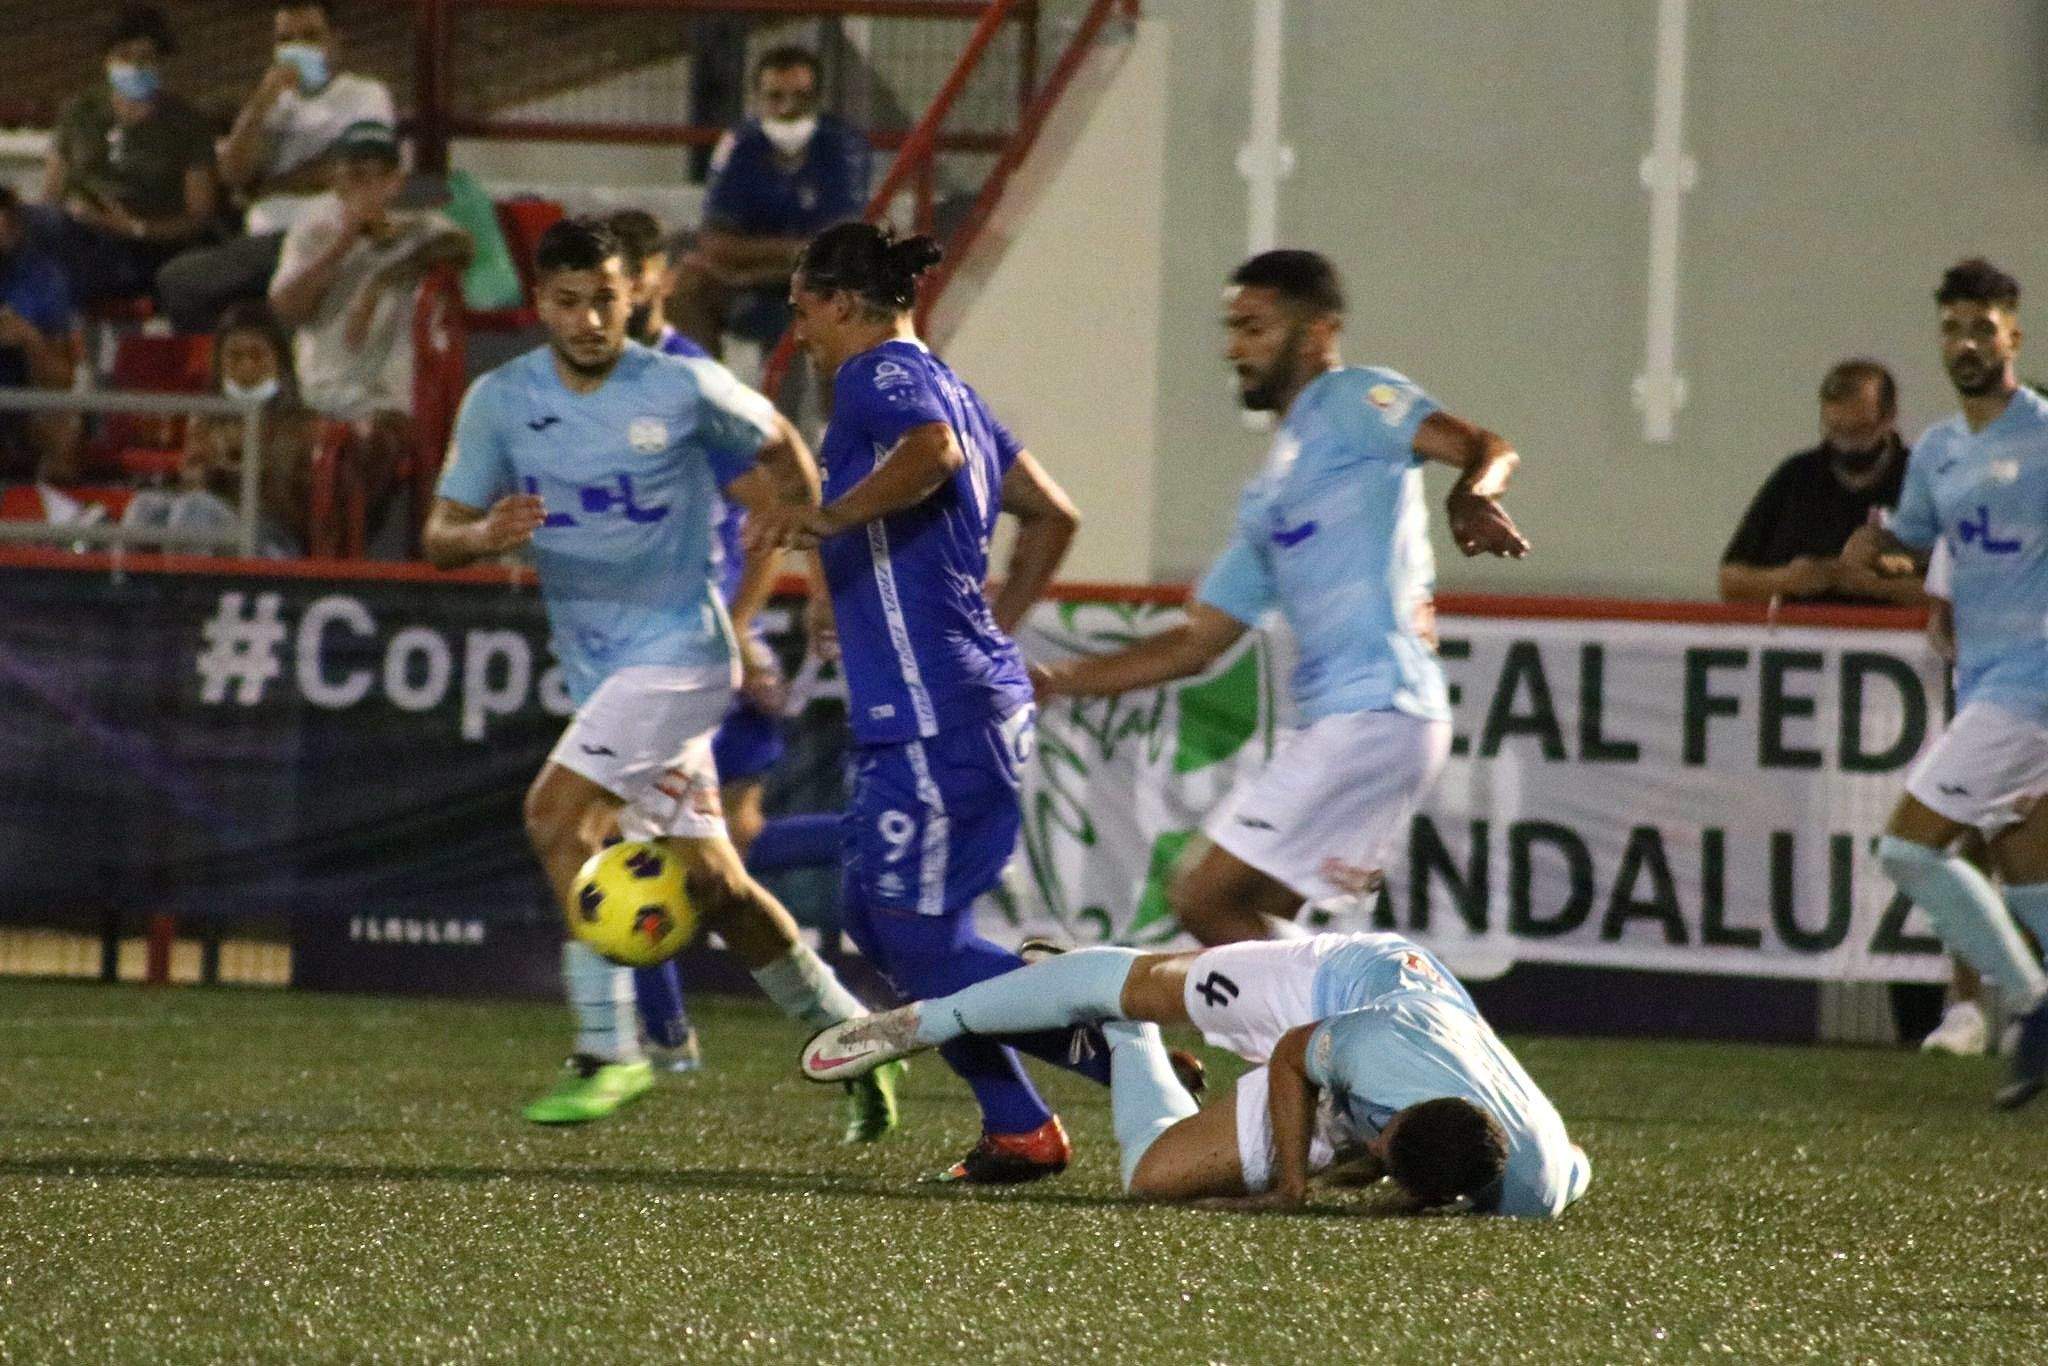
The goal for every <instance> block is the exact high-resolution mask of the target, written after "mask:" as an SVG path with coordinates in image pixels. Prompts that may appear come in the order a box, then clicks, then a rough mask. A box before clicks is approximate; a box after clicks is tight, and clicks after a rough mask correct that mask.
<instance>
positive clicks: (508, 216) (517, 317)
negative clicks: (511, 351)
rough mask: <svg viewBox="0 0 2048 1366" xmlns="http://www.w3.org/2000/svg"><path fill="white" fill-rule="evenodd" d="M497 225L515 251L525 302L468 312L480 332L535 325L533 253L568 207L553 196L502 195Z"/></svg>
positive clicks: (509, 330)
mask: <svg viewBox="0 0 2048 1366" xmlns="http://www.w3.org/2000/svg"><path fill="white" fill-rule="evenodd" d="M496 207H497V210H498V226H499V227H500V228H501V229H503V230H504V233H505V246H506V249H507V250H509V251H510V252H511V253H512V268H513V269H514V270H516V271H518V272H519V289H520V292H521V293H522V294H524V295H525V296H526V303H525V304H524V306H522V307H519V308H490V309H484V310H481V311H479V312H475V313H471V314H470V315H469V325H470V327H472V328H473V329H475V330H477V331H479V332H516V331H519V330H520V329H521V328H527V327H532V326H535V325H536V324H537V323H538V322H539V319H538V318H537V317H536V316H535V315H534V311H533V256H534V252H535V251H537V250H538V249H539V247H540V237H541V234H542V233H544V232H546V231H547V230H548V229H549V228H551V227H553V226H554V225H555V224H557V223H559V222H561V221H562V218H563V217H564V215H565V213H566V212H567V211H566V210H564V209H563V207H562V206H561V205H560V204H559V203H557V202H556V201H554V200H552V199H535V198H520V199H502V200H499V201H498V203H497V205H496Z"/></svg>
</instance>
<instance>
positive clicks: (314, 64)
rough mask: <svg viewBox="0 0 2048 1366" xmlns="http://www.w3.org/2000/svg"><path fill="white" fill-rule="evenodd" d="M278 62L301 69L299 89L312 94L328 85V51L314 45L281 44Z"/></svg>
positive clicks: (278, 50) (278, 49)
mask: <svg viewBox="0 0 2048 1366" xmlns="http://www.w3.org/2000/svg"><path fill="white" fill-rule="evenodd" d="M277 60H278V61H280V62H283V63H285V64H286V65H287V66H295V67H297V68H298V69H299V89H301V90H303V91H305V92H306V93H307V94H309V95H310V94H312V93H313V92H314V91H315V90H318V89H319V88H320V87H321V86H323V85H326V84H327V49H325V48H323V47H316V46H315V45H314V44H312V43H280V44H279V45H278V48H277Z"/></svg>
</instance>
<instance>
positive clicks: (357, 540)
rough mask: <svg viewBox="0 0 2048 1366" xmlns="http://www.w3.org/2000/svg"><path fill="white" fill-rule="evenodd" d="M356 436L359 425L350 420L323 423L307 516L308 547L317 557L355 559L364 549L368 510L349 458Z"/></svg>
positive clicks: (315, 458) (314, 452)
mask: <svg viewBox="0 0 2048 1366" xmlns="http://www.w3.org/2000/svg"><path fill="white" fill-rule="evenodd" d="M355 439H356V434H355V429H354V428H353V427H351V426H349V424H348V423H346V422H340V421H336V420H334V419H332V418H329V419H326V420H324V421H322V422H321V424H320V444H319V445H318V446H317V447H315V448H314V451H313V480H312V484H313V494H312V506H311V507H309V508H308V509H307V518H306V523H307V540H308V544H307V546H306V550H307V553H309V554H310V555H312V556H313V557H314V558H316V559H323V560H338V559H343V558H349V559H354V558H359V557H360V556H361V555H362V553H363V542H364V540H365V538H366V534H367V526H366V523H367V522H368V510H367V508H366V506H365V503H366V501H367V500H366V499H365V498H364V496H363V489H362V486H361V484H360V483H358V482H357V481H356V479H355V478H354V469H355V465H354V462H353V461H352V460H351V459H350V458H349V457H350V448H351V447H352V446H353V445H354V443H355Z"/></svg>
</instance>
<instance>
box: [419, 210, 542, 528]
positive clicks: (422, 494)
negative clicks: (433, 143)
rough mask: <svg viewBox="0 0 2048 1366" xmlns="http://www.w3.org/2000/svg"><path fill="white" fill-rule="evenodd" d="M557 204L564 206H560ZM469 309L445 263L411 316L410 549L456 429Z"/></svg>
mask: <svg viewBox="0 0 2048 1366" xmlns="http://www.w3.org/2000/svg"><path fill="white" fill-rule="evenodd" d="M557 207H558V208H559V207H560V206H557ZM468 326H469V315H468V314H467V313H466V312H465V310H464V309H463V307H462V277H461V276H460V275H459V274H457V273H456V271H455V270H454V269H453V268H452V267H448V266H442V267H440V268H438V269H436V270H434V271H432V272H430V273H429V274H428V275H427V278H426V280H425V281H424V282H423V283H422V284H421V286H420V296H419V302H418V304H417V306H416V308H415V310H414V312H413V320H412V329H413V330H412V355H413V370H412V421H413V438H414V440H413V450H414V455H413V460H412V469H411V471H410V473H411V475H412V532H413V536H412V541H413V543H412V547H411V548H412V549H413V550H415V551H416V550H418V548H419V536H420V531H421V530H422V529H423V528H424V527H425V526H426V524H427V509H428V508H430V507H432V506H433V501H434V486H435V485H436V484H438V483H439V482H440V479H441V462H442V460H443V459H444V458H445V457H446V455H447V452H448V441H449V438H451V437H452V436H453V435H454V434H455V410H456V408H457V407H459V406H460V405H461V403H462V391H463V386H464V384H465V382H466V380H467V375H468V372H467V365H468V357H469V338H468V335H467V333H468Z"/></svg>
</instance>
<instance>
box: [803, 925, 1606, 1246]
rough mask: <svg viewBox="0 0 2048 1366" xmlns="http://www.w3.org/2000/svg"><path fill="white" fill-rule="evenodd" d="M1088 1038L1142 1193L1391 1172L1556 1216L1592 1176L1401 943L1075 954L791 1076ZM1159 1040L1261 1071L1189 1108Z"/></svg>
mask: <svg viewBox="0 0 2048 1366" xmlns="http://www.w3.org/2000/svg"><path fill="white" fill-rule="evenodd" d="M1137 1022H1142V1023H1137ZM1085 1024H1096V1025H1099V1026H1100V1027H1101V1031H1102V1034H1103V1037H1104V1038H1105V1039H1106V1040H1107V1041H1108V1043H1109V1047H1110V1068H1111V1073H1112V1081H1111V1084H1110V1105H1111V1110H1112V1113H1113V1115H1114V1120H1115V1127H1116V1137H1117V1144H1118V1146H1119V1147H1120V1148H1121V1149H1122V1150H1123V1165H1122V1173H1123V1184H1124V1189H1125V1190H1127V1191H1129V1192H1130V1193H1131V1194H1133V1195H1141V1196H1149V1197H1152V1198H1154V1199H1164V1200H1192V1199H1199V1198H1230V1197H1239V1198H1240V1200H1239V1203H1240V1204H1241V1205H1242V1206H1244V1207H1247V1208H1261V1209H1265V1208H1273V1209H1287V1208H1292V1207H1294V1206H1297V1205H1299V1204H1300V1203H1301V1202H1302V1200H1303V1199H1304V1198H1305V1196H1306V1193H1307V1187H1308V1180H1309V1177H1310V1176H1312V1175H1314V1174H1316V1173H1318V1172H1323V1171H1327V1170H1330V1169H1331V1168H1333V1167H1336V1166H1338V1165H1340V1164H1342V1165H1343V1166H1344V1167H1345V1168H1346V1170H1345V1175H1346V1177H1347V1178H1348V1179H1351V1180H1356V1179H1358V1178H1359V1177H1361V1176H1362V1177H1364V1178H1366V1179H1376V1178H1377V1176H1378V1175H1379V1174H1380V1172H1381V1171H1384V1172H1385V1174H1387V1175H1390V1176H1392V1177H1393V1179H1394V1181H1395V1183H1396V1184H1397V1185H1399V1186H1400V1187H1401V1188H1402V1189H1403V1190H1404V1191H1406V1192H1407V1193H1408V1195H1409V1196H1410V1197H1411V1198H1413V1199H1414V1200H1415V1202H1416V1203H1417V1204H1418V1205H1421V1206H1424V1207H1429V1206H1435V1205H1443V1204H1449V1203H1451V1202H1453V1201H1460V1202H1463V1203H1464V1204H1465V1206H1466V1207H1468V1208H1470V1209H1472V1210H1474V1211H1475V1212H1478V1213H1485V1214H1507V1215H1516V1216H1520V1217H1524V1218H1537V1219H1547V1218H1554V1217H1556V1216H1557V1215H1559V1214H1561V1213H1563V1212H1564V1209H1565V1207H1566V1206H1567V1205H1569V1204H1571V1203H1572V1202H1573V1201H1574V1200H1577V1199H1578V1198H1579V1197H1580V1196H1581V1195H1583V1194H1584V1193H1585V1191H1586V1187H1587V1185H1588V1183H1589V1182H1590V1181H1591V1179H1592V1167H1591V1165H1590V1164H1589V1163H1588V1161H1587V1160H1586V1154H1585V1152H1584V1151H1583V1150H1582V1149H1580V1148H1579V1147H1577V1146H1576V1145H1574V1144H1573V1143H1572V1142H1571V1140H1570V1138H1569V1137H1567V1136H1566V1133H1565V1127H1564V1121H1563V1120H1562V1119H1560V1118H1558V1114H1557V1110H1556V1108H1555V1107H1554V1106H1552V1105H1551V1103H1550V1101H1549V1099H1548V1098H1547V1097H1545V1096H1544V1094H1543V1092H1542V1090H1541V1089H1540V1088H1538V1086H1537V1085H1536V1083H1535V1082H1534V1081H1533V1080H1531V1079H1530V1077H1529V1074H1528V1073H1527V1072H1525V1071H1523V1070H1522V1066H1521V1064H1520V1063H1519V1062H1517V1061H1516V1060H1515V1058H1514V1055H1513V1054H1511V1053H1509V1052H1508V1050H1507V1047H1506V1046H1505V1045H1504V1044H1502V1043H1501V1041H1500V1039H1499V1038H1498V1037H1497V1036H1496V1035H1495V1034H1494V1032H1493V1030H1492V1029H1491V1028H1489V1027H1488V1026H1487V1024H1486V1022H1485V1021H1484V1020H1483V1019H1481V1018H1480V1016H1479V1011H1478V1008H1477V1007H1475V1006H1474V1005H1473V1004H1472V998H1471V997H1470V996H1469V995H1467V994H1466V992H1465V989H1464V988H1463V987H1462V986H1460V985H1459V984H1458V982H1457V980H1456V979H1455V978H1453V977H1452V976H1451V975H1450V973H1449V972H1448V971H1446V970H1445V968H1444V966H1443V964H1441V963H1439V962H1438V961H1437V960H1436V959H1435V958H1434V957H1433V956H1431V954H1430V953H1429V952H1428V951H1427V950H1426V949H1423V948H1422V947H1421V946H1420V945H1417V944H1413V943H1410V942H1409V941H1408V940H1406V939H1403V938H1401V937H1400V936H1399V935H1395V934H1323V935H1316V936H1314V937H1313V938H1308V939H1297V940H1288V941H1286V942H1284V943H1269V942H1248V943H1237V944H1225V945H1223V946H1221V947H1218V948H1213V949H1207V950H1204V951H1202V952H1200V953H1173V954H1141V953H1139V952H1137V951H1136V950H1135V949H1123V948H1091V949H1080V950H1076V951H1074V952H1072V953H1067V954H1064V955H1061V956H1058V957H1054V958H1050V959H1047V960H1046V961H1044V962H1040V963H1035V964H1033V965H1031V966H1030V967H1026V968H1020V969H1019V970H1017V971H1016V972H1012V973H1008V974H1006V975H1004V976H1001V977H997V978H993V979H991V980H990V981H987V982H983V983H980V984H979V985H976V986H972V987H968V988H967V989H966V990H964V991H959V992H955V993H954V994H952V995H950V996H945V997H941V998H940V999H938V1000H932V1001H918V1002H914V1003H912V1004H910V1005H907V1006H904V1007H901V1008H900V1009H897V1010H890V1011H883V1012H882V1013H880V1014H876V1015H870V1016H868V1017H866V1018H865V1019H860V1020H853V1021H849V1022H847V1023H846V1024H841V1025H834V1026H833V1027H832V1028H830V1029H827V1030H825V1031H823V1032H822V1033H820V1034H819V1035H818V1036H817V1037H816V1038H814V1039H813V1040H812V1041H811V1042H810V1043H809V1044H807V1045H806V1046H805V1047H804V1050H803V1054H802V1058H801V1061H800V1066H801V1068H802V1071H803V1074H804V1075H805V1076H806V1077H808V1078H809V1079H811V1080H813V1081H822V1082H831V1081H841V1080H844V1079H845V1078H847V1077H853V1076H860V1075H862V1074H864V1073H865V1072H866V1071H867V1069H869V1068H872V1067H876V1066H880V1065H884V1064H887V1063H888V1062H890V1061H891V1060H893V1059H895V1058H900V1057H903V1056H905V1055H907V1054H909V1053H913V1052H916V1051H917V1050H919V1049H922V1048H931V1047H936V1046H939V1045H943V1044H947V1043H950V1042H952V1041H955V1040H958V1039H963V1038H973V1037H979V1036H983V1035H990V1034H1005V1033H1009V1032H1012V1031H1017V1030H1042V1029H1053V1028H1060V1027H1073V1026H1076V1025H1085ZM1162 1024H1192V1025H1194V1026H1195V1027H1196V1028H1198V1029H1200V1030H1201V1031H1202V1035H1203V1037H1204V1038H1206V1039H1207V1040H1208V1041H1209V1042H1210V1043H1212V1044H1214V1045H1215V1046H1217V1047H1218V1048H1227V1049H1229V1050H1230V1051H1231V1052H1233V1053H1236V1054H1237V1055H1238V1056H1240V1057H1242V1058H1244V1059H1245V1060H1247V1061H1249V1062H1253V1063H1257V1064H1259V1066H1257V1067H1255V1068H1253V1069H1252V1070H1251V1071H1249V1072H1247V1073H1245V1074H1244V1076H1242V1077H1240V1078H1239V1079H1238V1083H1237V1090H1236V1093H1235V1094H1234V1095H1232V1096H1227V1097H1224V1098H1223V1099H1221V1100H1218V1101H1217V1102H1215V1103H1214V1104H1212V1105H1210V1106H1209V1107H1208V1108H1207V1109H1204V1110H1199V1111H1198V1110H1197V1109H1196V1108H1195V1104H1194V1102H1193V1100H1191V1099H1190V1098H1189V1097H1188V1095H1187V1093H1186V1092H1185V1091H1184V1090H1183V1089H1182V1088H1181V1086H1180V1084H1179V1083H1178V1082H1177V1081H1176V1080H1175V1077H1174V1074H1173V1070H1172V1067H1171V1065H1170V1064H1169V1063H1168V1061H1167V1057H1166V1054H1165V1052H1164V1050H1163V1049H1162V1048H1161V1046H1160V1042H1159V1026H1160V1025H1162ZM1318 1092H1325V1093H1327V1094H1328V1097H1329V1100H1330V1104H1329V1105H1327V1106H1319V1105H1318V1104H1317V1095H1318Z"/></svg>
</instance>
